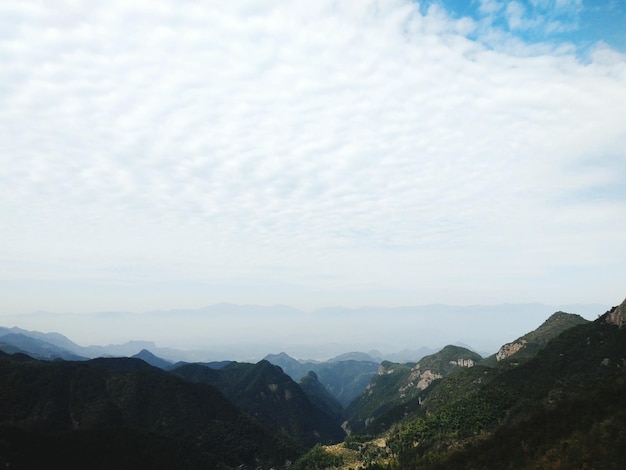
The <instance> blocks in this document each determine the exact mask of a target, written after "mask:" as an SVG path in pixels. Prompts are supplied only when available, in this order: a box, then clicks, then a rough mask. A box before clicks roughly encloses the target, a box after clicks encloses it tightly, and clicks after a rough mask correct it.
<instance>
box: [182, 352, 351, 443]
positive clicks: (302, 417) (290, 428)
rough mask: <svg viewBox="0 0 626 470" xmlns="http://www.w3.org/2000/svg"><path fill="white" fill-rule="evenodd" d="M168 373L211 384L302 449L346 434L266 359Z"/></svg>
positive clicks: (191, 365)
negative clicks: (218, 367) (214, 367)
mask: <svg viewBox="0 0 626 470" xmlns="http://www.w3.org/2000/svg"><path fill="white" fill-rule="evenodd" d="M171 372H172V373H173V374H175V375H178V376H179V377H183V378H185V379H187V380H190V381H193V382H200V383H207V384H210V385H213V386H214V387H216V388H217V389H219V390H220V391H221V392H222V393H223V394H224V396H226V397H227V398H228V399H229V400H230V401H232V402H233V403H235V404H236V405H238V406H240V407H241V408H243V409H244V410H245V411H247V412H248V413H249V414H250V415H251V416H253V417H255V418H256V419H258V420H259V421H261V422H262V423H265V424H266V425H268V426H270V427H272V428H273V429H276V430H278V431H281V432H284V433H286V434H287V435H289V436H291V437H292V438H294V439H295V440H296V441H297V442H298V443H300V444H301V445H302V446H303V448H306V447H310V446H312V445H314V444H316V443H319V442H323V443H335V442H338V441H341V440H342V439H343V438H344V436H345V433H344V432H343V430H342V429H341V427H340V426H339V424H338V422H337V421H336V420H335V419H334V418H333V416H332V415H329V414H327V413H326V412H325V411H324V410H322V409H320V408H318V407H316V406H315V405H314V404H312V403H311V401H309V399H308V397H307V395H306V394H305V393H304V391H303V390H302V388H300V386H299V385H298V384H297V383H295V382H294V381H293V379H291V377H289V376H288V375H287V374H285V373H284V372H283V371H282V369H281V368H280V367H278V366H275V365H273V364H271V363H270V362H269V361H266V360H262V361H260V362H258V363H256V364H248V363H238V362H233V363H230V364H228V365H227V366H225V367H223V368H221V369H210V368H208V367H205V366H201V365H196V364H189V365H185V366H182V367H178V368H176V369H172V371H171Z"/></svg>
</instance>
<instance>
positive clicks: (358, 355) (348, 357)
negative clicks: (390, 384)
mask: <svg viewBox="0 0 626 470" xmlns="http://www.w3.org/2000/svg"><path fill="white" fill-rule="evenodd" d="M343 361H360V362H373V363H375V364H378V363H380V362H381V361H380V360H378V359H375V358H373V357H372V356H370V355H369V354H367V353H364V352H359V351H351V352H347V353H343V354H340V355H339V356H335V357H333V358H331V359H328V360H327V361H326V362H343Z"/></svg>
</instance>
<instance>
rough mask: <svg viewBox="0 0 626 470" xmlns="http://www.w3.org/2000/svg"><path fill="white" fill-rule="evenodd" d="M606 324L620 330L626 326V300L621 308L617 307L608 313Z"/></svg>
mask: <svg viewBox="0 0 626 470" xmlns="http://www.w3.org/2000/svg"><path fill="white" fill-rule="evenodd" d="M606 322H607V323H609V324H611V325H616V326H617V327H619V328H621V327H623V326H624V325H626V300H624V301H623V302H622V304H621V305H620V306H619V307H615V308H613V309H611V310H610V311H609V312H608V313H607V315H606Z"/></svg>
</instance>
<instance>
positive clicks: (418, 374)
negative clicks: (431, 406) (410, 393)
mask: <svg viewBox="0 0 626 470" xmlns="http://www.w3.org/2000/svg"><path fill="white" fill-rule="evenodd" d="M442 377H443V375H441V374H437V373H436V372H433V371H432V370H430V369H426V370H425V371H421V370H420V367H419V364H417V365H416V366H415V367H413V369H412V370H411V375H410V376H409V380H408V382H407V384H406V385H405V386H404V387H400V389H399V390H398V391H399V392H400V394H401V395H400V396H401V397H404V395H405V393H404V392H406V391H407V390H408V389H410V388H413V387H415V388H417V389H419V390H424V389H425V388H426V387H428V386H429V385H430V384H431V383H432V382H433V380H436V379H440V378H442Z"/></svg>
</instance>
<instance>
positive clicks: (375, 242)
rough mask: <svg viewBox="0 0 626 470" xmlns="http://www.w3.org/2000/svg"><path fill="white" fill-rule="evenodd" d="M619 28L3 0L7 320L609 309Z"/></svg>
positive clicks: (0, 90)
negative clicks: (258, 309)
mask: <svg viewBox="0 0 626 470" xmlns="http://www.w3.org/2000/svg"><path fill="white" fill-rule="evenodd" d="M625 15H626V6H625V3H624V2H621V1H610V0H608V1H604V2H603V1H595V2H591V1H581V0H554V1H548V0H528V1H517V2H504V1H498V0H482V1H472V2H470V1H452V0H449V1H443V0H442V1H430V2H420V3H418V2H410V1H405V0H379V1H363V2H353V1H348V0H345V1H330V0H328V1H325V0H322V1H318V2H309V1H290V2H282V1H275V2H267V1H256V0H246V1H244V0H242V1H237V2H217V1H208V2H195V1H191V0H190V1H184V2H174V1H170V0H157V1H149V2H148V1H120V2H104V3H95V2H80V1H78V2H70V1H50V2H35V1H29V0H26V1H24V0H20V1H3V2H2V3H1V4H0V64H1V67H0V239H1V241H2V243H0V313H4V314H7V315H8V314H11V315H14V314H18V315H19V314H27V313H29V312H33V311H38V310H46V311H56V312H76V313H81V312H96V311H103V310H109V311H110V310H123V311H134V312H141V311H146V310H154V309H166V308H196V307H201V306H204V305H210V304H213V303H218V302H233V303H238V304H262V305H273V304H279V303H280V304H290V305H294V306H295V307H297V308H299V309H303V310H311V309H315V308H319V307H327V306H337V305H339V306H345V307H359V306H376V305H380V306H386V307H397V306H402V305H422V304H430V303H448V304H456V305H464V304H495V303H500V302H526V301H537V302H545V303H550V304H563V303H568V304H572V303H578V302H583V303H599V304H602V305H611V304H617V303H619V302H621V300H622V299H623V297H624V295H625V290H624V286H626V282H625V281H626V278H625V274H624V269H623V266H625V265H626V250H624V241H626V194H625V190H624V188H625V186H624V181H626V154H625V150H624V149H626V126H625V124H624V123H626V55H625V54H626V46H625V42H624V38H625V34H624V25H625V24H626V22H625ZM0 323H1V321H0Z"/></svg>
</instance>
